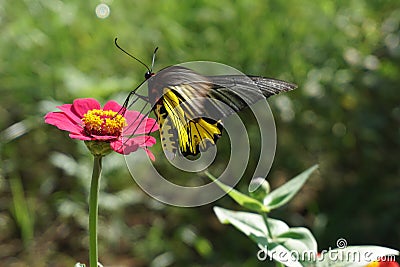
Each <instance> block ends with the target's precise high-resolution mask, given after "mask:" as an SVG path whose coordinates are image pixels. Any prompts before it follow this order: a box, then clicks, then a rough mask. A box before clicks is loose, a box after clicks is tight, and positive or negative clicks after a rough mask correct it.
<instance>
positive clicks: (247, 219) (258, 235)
mask: <svg viewBox="0 0 400 267" xmlns="http://www.w3.org/2000/svg"><path fill="white" fill-rule="evenodd" d="M214 212H215V213H216V215H217V217H218V219H219V220H220V222H221V223H223V224H232V225H233V226H234V227H235V228H237V229H238V230H239V231H241V232H242V233H244V234H245V235H246V236H248V237H249V238H250V239H251V240H253V241H254V242H255V243H256V244H257V245H258V247H259V250H258V252H257V257H258V259H259V260H260V261H271V260H275V261H278V262H281V263H283V264H284V265H286V266H292V267H301V266H302V264H301V262H299V261H298V260H297V258H293V257H292V255H293V253H295V256H297V255H299V258H298V259H301V258H300V256H301V253H303V252H304V253H306V252H309V251H310V253H313V255H314V256H315V255H316V254H317V243H316V241H315V239H314V237H313V236H312V234H311V232H310V231H309V230H308V229H306V228H289V226H288V225H287V224H286V223H285V222H282V221H279V220H275V219H270V218H268V225H269V228H270V230H271V234H272V238H270V237H269V236H268V230H267V227H266V225H265V221H264V218H263V217H262V216H261V215H259V214H254V213H250V212H240V211H231V210H227V209H223V208H220V207H214ZM297 252H299V253H297Z"/></svg>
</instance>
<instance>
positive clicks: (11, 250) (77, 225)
mask: <svg viewBox="0 0 400 267" xmlns="http://www.w3.org/2000/svg"><path fill="white" fill-rule="evenodd" d="M100 3H105V4H106V5H107V6H108V7H109V8H110V14H108V16H106V17H105V18H102V14H103V13H102V12H100V13H99V15H96V12H95V10H96V6H98V5H99V4H100ZM103 11H104V10H103ZM0 25H1V28H0V29H1V30H0V31H1V41H0V55H1V61H0V92H1V97H0V118H1V120H0V138H1V151H0V153H1V154H0V155H1V161H0V162H1V163H0V164H1V165H0V262H1V264H0V265H1V266H73V264H74V263H75V262H76V261H80V262H87V249H88V239H87V196H88V185H89V182H90V181H89V180H90V173H91V166H92V159H91V157H90V155H89V154H88V152H87V150H86V148H85V147H84V145H83V144H82V143H81V142H79V141H77V140H71V139H69V138H68V136H67V134H66V133H65V132H61V131H59V130H57V129H56V128H55V127H53V126H49V125H45V124H44V122H43V116H44V114H45V113H47V112H49V111H53V110H55V106H56V105H57V104H62V103H71V102H72V101H73V99H75V98H79V97H94V98H96V99H98V100H100V101H101V102H102V103H103V104H104V103H105V102H106V101H107V100H109V99H118V100H120V101H122V99H123V98H124V97H125V96H126V95H127V93H128V92H129V91H130V90H131V89H133V88H134V87H136V85H138V84H139V83H140V82H141V81H142V80H143V75H144V72H145V69H144V68H143V66H141V65H140V64H138V63H137V62H135V61H133V60H132V59H130V58H128V57H127V56H125V55H124V54H122V53H121V52H120V51H119V50H117V49H116V48H115V46H114V44H113V40H114V38H115V37H119V42H120V44H121V46H123V47H124V48H126V49H127V50H128V51H130V52H132V53H133V54H134V55H135V56H137V57H139V58H141V59H143V61H145V62H146V63H150V60H151V54H152V51H153V49H154V48H155V47H156V46H158V47H159V48H160V49H159V52H158V54H157V58H156V64H155V70H156V71H157V70H159V69H161V68H163V67H165V66H168V65H172V64H177V63H181V62H186V61H194V60H208V61H215V62H220V63H224V64H227V65H230V66H232V67H235V68H237V69H239V70H241V71H242V72H244V73H248V74H253V75H262V76H267V77H275V78H281V79H285V80H288V81H293V82H295V83H297V84H298V85H299V88H298V89H297V90H296V91H293V92H291V93H287V94H284V95H280V96H276V97H273V98H271V99H270V100H269V103H270V104H271V108H272V111H273V113H274V116H275V119H276V125H277V136H278V144H277V151H276V157H275V161H274V164H273V167H272V170H271V172H270V174H269V176H268V180H269V181H270V183H271V184H272V187H276V186H277V185H279V184H282V183H283V182H285V181H286V180H288V179H290V178H291V177H293V176H294V175H296V174H298V173H300V172H301V171H303V170H305V169H306V168H308V167H310V166H311V165H313V164H316V163H318V164H320V171H319V173H318V174H317V175H314V176H313V178H312V179H311V180H310V182H308V183H307V185H306V187H305V188H304V189H303V190H302V191H301V192H300V193H299V195H298V196H297V197H296V198H295V200H294V201H293V202H292V203H291V204H290V205H289V206H287V207H286V208H284V209H282V210H279V212H275V213H273V214H271V216H272V217H275V218H279V219H282V220H285V221H287V222H288V223H289V224H290V225H291V226H306V227H309V228H310V229H311V230H312V232H313V233H314V235H315V236H316V238H317V240H318V243H319V249H320V250H322V249H325V248H328V247H335V246H336V240H337V239H338V238H345V239H347V241H348V244H353V245H362V244H375V245H383V246H389V247H393V248H396V249H399V248H400V246H399V243H400V242H399V241H400V223H399V221H400V209H399V206H400V179H399V176H400V164H399V160H400V149H399V147H400V146H399V143H400V129H399V123H400V91H399V84H400V4H399V1H398V0H369V1H367V0H365V1H362V0H349V1H348V0H346V1H329V0H323V1H311V0H308V1H307V0H305V1H295V0H288V1H277V0H275V1H236V2H235V1H227V0H219V1H214V0H209V1H205V0H204V1H112V0H105V1H104V2H100V1H80V0H71V1H59V0H25V1H21V0H17V1H7V0H6V1H1V5H0ZM246 112H247V111H244V112H243V114H244V115H242V116H246V114H247V113H248V112H247V113H246ZM248 127H249V129H250V130H249V131H250V135H251V133H252V132H253V128H252V126H251V123H250V125H248ZM155 136H157V138H158V135H157V134H155ZM254 136H255V137H254V139H255V141H254V142H253V141H252V145H253V146H255V148H256V147H257V134H256V131H255V132H254ZM221 143H224V141H221ZM222 146H223V144H222ZM153 151H154V152H155V153H156V157H157V159H158V161H157V162H156V164H157V166H158V168H160V170H161V171H162V172H164V173H166V174H167V175H168V176H169V177H173V176H174V169H173V168H171V167H170V166H168V164H167V163H165V162H164V161H165V160H163V158H162V154H161V151H160V147H159V144H157V146H156V147H155V148H154V149H153ZM255 160H256V159H255ZM190 177H191V178H190V179H194V180H195V179H199V176H198V175H194V174H193V175H190ZM249 179H250V177H244V178H243V179H242V180H241V182H240V183H239V185H238V189H239V190H241V191H243V192H246V189H247V185H248V182H249ZM214 205H220V206H224V207H226V208H231V209H238V207H237V206H236V205H235V204H234V203H233V202H232V201H231V200H230V199H229V198H228V197H225V198H222V199H221V200H219V201H217V203H212V204H210V205H207V206H203V207H199V208H177V207H171V206H167V205H163V204H160V203H158V202H156V201H154V200H153V199H152V198H150V197H149V196H147V195H146V194H144V193H143V192H142V191H141V190H140V188H138V187H137V185H136V184H135V182H134V180H133V179H132V178H131V176H130V174H129V172H128V171H127V168H126V166H125V162H124V159H123V157H122V156H121V155H116V154H115V155H111V156H108V157H107V158H105V160H104V173H103V177H102V192H101V196H100V211H99V212H100V222H99V223H100V226H99V227H100V237H99V243H100V253H99V254H100V260H101V262H102V263H103V264H105V265H106V266H153V267H161V266H259V265H260V264H261V263H260V262H258V261H257V259H256V252H257V247H256V245H255V244H253V243H252V242H251V241H249V240H247V238H245V237H244V236H243V235H242V234H241V233H239V232H237V231H235V229H233V227H230V226H222V225H220V224H219V223H218V221H217V219H216V218H215V216H214V214H213V211H212V207H213V206H214ZM263 264H265V263H263Z"/></svg>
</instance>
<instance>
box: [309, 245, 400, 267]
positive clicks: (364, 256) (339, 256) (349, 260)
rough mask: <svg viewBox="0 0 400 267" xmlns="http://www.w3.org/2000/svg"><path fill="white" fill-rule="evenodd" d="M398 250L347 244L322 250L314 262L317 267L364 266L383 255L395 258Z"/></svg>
mask: <svg viewBox="0 0 400 267" xmlns="http://www.w3.org/2000/svg"><path fill="white" fill-rule="evenodd" d="M395 255H399V251H397V250H395V249H391V248H386V247H380V246H349V247H345V248H336V249H332V250H330V249H329V250H323V251H321V254H320V256H319V258H318V261H317V262H316V266H318V267H325V266H329V267H354V266H366V265H367V264H369V263H371V262H373V261H377V260H379V259H381V258H382V257H385V256H386V258H385V261H389V259H393V260H395V259H394V258H395Z"/></svg>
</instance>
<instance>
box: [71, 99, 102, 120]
mask: <svg viewBox="0 0 400 267" xmlns="http://www.w3.org/2000/svg"><path fill="white" fill-rule="evenodd" d="M92 109H101V106H100V103H99V102H98V101H97V100H96V99H94V98H78V99H75V100H74V102H73V104H72V108H71V110H72V112H74V113H75V114H76V115H77V116H78V117H79V118H83V115H85V114H86V112H88V111H89V110H92Z"/></svg>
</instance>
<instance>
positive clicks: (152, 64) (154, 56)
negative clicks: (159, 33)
mask: <svg viewBox="0 0 400 267" xmlns="http://www.w3.org/2000/svg"><path fill="white" fill-rule="evenodd" d="M157 50H158V47H156V49H154V52H153V59H152V60H151V71H153V68H154V60H155V59H156V53H157ZM151 71H150V72H151Z"/></svg>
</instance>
